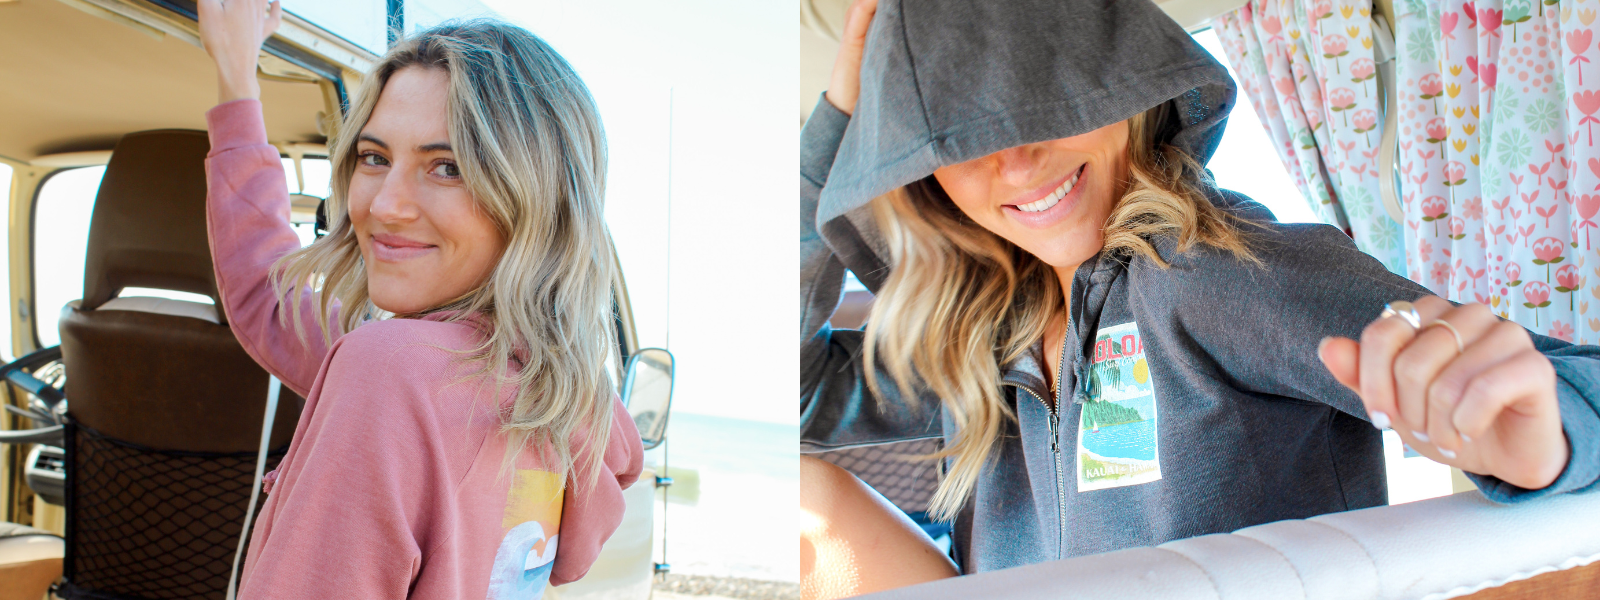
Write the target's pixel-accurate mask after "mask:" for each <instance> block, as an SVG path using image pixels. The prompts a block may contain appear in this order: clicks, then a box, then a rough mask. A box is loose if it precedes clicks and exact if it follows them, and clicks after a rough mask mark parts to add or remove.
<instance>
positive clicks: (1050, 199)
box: [1017, 168, 1083, 213]
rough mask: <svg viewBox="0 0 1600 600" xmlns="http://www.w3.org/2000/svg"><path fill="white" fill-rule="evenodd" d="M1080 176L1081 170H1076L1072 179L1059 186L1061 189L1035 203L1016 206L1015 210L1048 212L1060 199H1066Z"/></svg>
mask: <svg viewBox="0 0 1600 600" xmlns="http://www.w3.org/2000/svg"><path fill="white" fill-rule="evenodd" d="M1082 175H1083V169H1081V168H1080V169H1078V172H1077V173H1073V174H1072V178H1070V179H1068V180H1067V181H1066V183H1063V184H1061V187H1058V188H1056V191H1054V192H1050V195H1048V196H1045V197H1043V198H1040V199H1039V201H1037V202H1030V203H1028V204H1023V205H1021V206H1018V207H1017V210H1020V211H1022V212H1029V213H1034V212H1040V211H1044V210H1049V209H1050V207H1052V206H1055V205H1056V203H1057V202H1060V201H1061V199H1062V198H1065V197H1067V194H1070V193H1072V188H1073V186H1075V185H1077V184H1078V177H1080V176H1082Z"/></svg>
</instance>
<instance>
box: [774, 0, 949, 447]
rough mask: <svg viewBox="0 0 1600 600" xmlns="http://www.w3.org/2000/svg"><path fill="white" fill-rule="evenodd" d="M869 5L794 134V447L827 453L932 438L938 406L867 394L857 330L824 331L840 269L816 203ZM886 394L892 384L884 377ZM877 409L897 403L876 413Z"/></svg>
mask: <svg viewBox="0 0 1600 600" xmlns="http://www.w3.org/2000/svg"><path fill="white" fill-rule="evenodd" d="M876 9H877V2H876V1H875V0H857V1H856V2H855V3H854V4H852V5H851V7H850V15H849V18H848V19H847V21H846V24H845V32H844V35H843V38H844V40H843V42H842V43H841V44H840V48H839V57H838V60H836V61H835V63H834V67H833V78H832V81H831V83H830V85H829V89H828V92H827V94H825V95H824V97H823V98H822V99H820V100H818V102H817V107H816V109H815V110H813V111H812V112H811V118H810V119H809V120H807V121H806V125H805V128H804V129H803V130H802V131H801V134H800V449H801V450H802V451H823V450H828V449H832V448H845V447H850V446H858V445H867V444H877V443H885V442H894V441H901V440H910V439H921V438H929V437H938V436H939V435H940V434H941V431H942V430H941V422H940V418H939V414H940V405H939V401H938V400H937V399H932V398H924V399H923V401H922V402H918V403H916V404H915V406H916V407H917V408H916V409H915V410H912V409H911V408H910V405H906V404H902V403H898V402H897V399H896V398H882V399H880V398H878V397H875V396H873V395H872V393H871V391H870V390H869V389H868V388H867V385H866V377H867V372H866V370H865V367H864V366H863V364H862V359H861V350H862V342H863V339H862V332H860V331H855V330H835V329H833V328H832V327H831V326H829V325H828V319H829V318H831V317H832V316H833V311H834V309H836V308H838V306H839V298H840V293H841V292H842V291H843V287H844V277H845V266H844V263H843V262H841V261H840V260H839V258H838V257H837V256H835V255H834V253H833V249H832V248H830V247H828V244H827V242H826V241H825V240H823V238H822V235H821V234H820V233H819V232H818V231H817V203H818V200H819V199H820V197H821V195H822V187H823V185H825V184H826V183H827V181H828V171H829V170H830V169H831V168H832V167H833V159H834V155H835V154H837V153H838V150H839V142H840V140H842V139H843V138H844V131H845V127H847V126H848V125H849V124H850V114H849V113H848V112H847V110H849V109H853V108H854V106H855V103H856V96H857V93H858V91H859V88H860V78H861V75H860V73H861V55H862V52H863V50H864V46H865V44H866V32H867V26H868V24H869V23H870V22H871V20H872V15H873V13H874V12H875V11H876ZM882 381H883V383H884V385H883V388H884V390H883V391H884V393H886V394H893V393H895V392H894V388H895V386H894V384H893V383H892V381H891V380H890V379H889V378H888V377H887V376H885V377H884V378H883V380H882ZM880 403H891V404H897V405H899V408H897V409H896V410H888V411H886V410H880V407H879V404H880Z"/></svg>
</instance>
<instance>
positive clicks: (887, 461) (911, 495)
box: [816, 438, 943, 513]
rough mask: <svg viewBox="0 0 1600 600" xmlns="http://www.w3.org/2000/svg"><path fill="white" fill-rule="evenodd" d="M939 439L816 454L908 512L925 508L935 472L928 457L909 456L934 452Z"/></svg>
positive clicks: (936, 476)
mask: <svg viewBox="0 0 1600 600" xmlns="http://www.w3.org/2000/svg"><path fill="white" fill-rule="evenodd" d="M942 442H943V440H940V439H937V438H935V439H926V440H912V441H909V442H893V443H889V444H879V445H876V446H861V447H857V448H848V449H845V450H832V451H828V452H823V453H821V454H817V455H816V457H817V458H820V459H822V460H825V461H828V462H831V463H833V464H835V465H838V466H839V468H841V469H844V470H846V471H849V472H851V473H854V474H855V476H856V477H858V478H860V479H861V481H862V482H863V483H866V484H867V485H870V486H872V488H873V489H875V490H878V493H879V494H883V497H884V498H885V499H887V500H889V502H890V503H892V504H894V505H895V506H897V507H899V508H900V510H903V511H906V512H908V513H914V512H922V511H926V510H928V501H929V500H931V499H933V491H934V489H936V488H938V487H939V473H938V472H937V471H936V470H935V467H936V465H935V464H934V463H933V462H931V461H921V460H912V459H910V458H909V457H911V456H925V455H928V454H933V453H934V452H938V451H939V448H940V446H941V445H942Z"/></svg>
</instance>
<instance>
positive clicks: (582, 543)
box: [550, 398, 644, 585]
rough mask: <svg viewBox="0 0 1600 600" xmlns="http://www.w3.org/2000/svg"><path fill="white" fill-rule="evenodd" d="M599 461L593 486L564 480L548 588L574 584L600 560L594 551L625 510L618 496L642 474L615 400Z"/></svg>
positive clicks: (635, 444)
mask: <svg viewBox="0 0 1600 600" xmlns="http://www.w3.org/2000/svg"><path fill="white" fill-rule="evenodd" d="M578 439H579V441H578V443H577V444H576V445H575V447H577V448H582V447H583V443H582V441H581V440H582V436H581V434H580V436H578ZM602 460H603V462H602V463H601V466H600V476H599V478H597V479H596V480H595V482H594V484H593V485H588V484H585V483H582V482H580V481H579V480H578V478H580V477H581V475H574V476H571V477H568V481H567V486H566V490H567V491H566V495H565V497H564V498H563V499H562V507H563V508H562V512H561V520H562V525H561V549H560V551H558V552H556V562H555V566H553V567H552V568H551V571H550V584H551V585H563V584H567V583H571V582H574V581H577V580H579V579H582V578H583V576H584V574H586V573H588V572H589V567H590V566H593V565H594V561H595V559H596V558H598V557H599V556H600V547H601V546H604V545H605V543H606V540H608V539H610V538H611V534H612V533H615V532H616V531H617V526H618V525H621V524H622V513H623V512H624V510H625V509H626V508H627V501H626V499H625V498H623V497H622V491H623V490H626V489H628V488H629V487H631V486H633V485H634V483H635V482H637V481H638V480H639V472H640V471H642V470H644V445H643V443H642V442H641V441H640V439H639V430H638V429H637V428H635V427H634V424H633V417H631V416H629V414H628V408H627V407H625V406H623V405H622V400H621V399H620V398H613V399H612V412H611V439H610V441H609V442H608V443H607V444H606V449H605V457H604V459H602ZM579 464H580V466H581V464H582V463H581V462H580V463H579Z"/></svg>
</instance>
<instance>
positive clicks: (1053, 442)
mask: <svg viewBox="0 0 1600 600" xmlns="http://www.w3.org/2000/svg"><path fill="white" fill-rule="evenodd" d="M1057 408H1058V409H1059V408H1060V407H1057ZM1050 451H1051V452H1054V453H1056V454H1060V453H1061V416H1060V415H1059V414H1057V413H1056V412H1054V411H1052V412H1051V413H1050Z"/></svg>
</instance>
